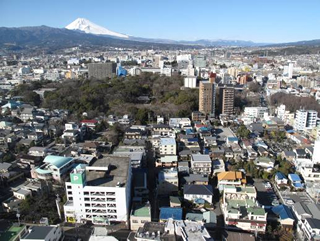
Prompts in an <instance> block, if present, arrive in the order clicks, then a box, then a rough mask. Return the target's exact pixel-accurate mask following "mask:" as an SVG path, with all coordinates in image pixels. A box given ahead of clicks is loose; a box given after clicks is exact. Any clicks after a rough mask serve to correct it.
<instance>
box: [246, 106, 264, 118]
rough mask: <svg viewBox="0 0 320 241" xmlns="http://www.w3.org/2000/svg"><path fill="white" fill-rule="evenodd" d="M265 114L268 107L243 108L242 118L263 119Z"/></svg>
mask: <svg viewBox="0 0 320 241" xmlns="http://www.w3.org/2000/svg"><path fill="white" fill-rule="evenodd" d="M265 113H268V107H245V108H244V116H245V117H251V118H260V119H263V118H264V115H265Z"/></svg>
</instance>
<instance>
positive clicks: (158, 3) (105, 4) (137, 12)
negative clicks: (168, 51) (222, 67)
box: [0, 0, 320, 43]
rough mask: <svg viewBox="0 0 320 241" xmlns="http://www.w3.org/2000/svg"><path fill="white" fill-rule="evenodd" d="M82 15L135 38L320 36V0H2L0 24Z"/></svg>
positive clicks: (63, 21) (53, 22)
mask: <svg viewBox="0 0 320 241" xmlns="http://www.w3.org/2000/svg"><path fill="white" fill-rule="evenodd" d="M78 17H81V18H87V19H88V20H90V21H91V22H94V23H96V24H98V25H101V26H103V27H106V28H108V29H110V30H113V31H116V32H120V33H125V34H128V35H132V36H136V37H148V38H166V39H174V40H196V39H232V40H252V41H255V42H268V43H273V42H275V43H276V42H290V41H298V40H311V39H320V0H305V1H302V0H244V1H241V0H220V1H218V0H193V1H191V0H86V1H82V0H29V1H27V0H0V26H5V27H20V26H38V25H47V26H51V27H59V28H62V27H65V26H66V25H68V24H69V23H71V22H72V21H74V20H75V19H76V18H78Z"/></svg>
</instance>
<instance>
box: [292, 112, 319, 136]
mask: <svg viewBox="0 0 320 241" xmlns="http://www.w3.org/2000/svg"><path fill="white" fill-rule="evenodd" d="M317 119H318V112H317V111H315V110H297V112H296V117H295V122H294V128H295V129H296V130H299V131H303V130H306V129H312V128H314V127H316V126H317Z"/></svg>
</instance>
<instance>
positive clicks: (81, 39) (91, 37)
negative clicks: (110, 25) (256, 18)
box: [0, 18, 320, 50]
mask: <svg viewBox="0 0 320 241" xmlns="http://www.w3.org/2000/svg"><path fill="white" fill-rule="evenodd" d="M75 45H82V46H110V47H127V48H148V47H159V48H178V47H179V46H180V47H185V48H186V47H209V46H235V47H253V46H266V47H288V46H318V45H320V40H309V41H299V42H293V43H281V44H266V43H254V42H252V41H241V40H221V39H219V40H206V39H202V40H196V41H183V40H181V41H175V40H168V39H154V38H141V37H134V36H129V35H126V34H122V33H117V32H115V31H111V30H109V29H107V28H104V27H101V26H99V25H97V24H94V23H92V22H90V21H89V20H87V19H84V18H78V19H76V20H75V21H73V22H72V23H70V24H69V25H67V26H66V28H52V27H47V26H37V27H20V28H6V27H0V47H1V48H4V49H9V50H20V49H28V48H35V47H42V48H47V49H53V50H55V49H61V48H65V47H72V46H75Z"/></svg>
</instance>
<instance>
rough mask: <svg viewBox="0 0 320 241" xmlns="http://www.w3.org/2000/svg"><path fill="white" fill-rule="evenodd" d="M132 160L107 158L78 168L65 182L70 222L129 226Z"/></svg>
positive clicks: (66, 217) (127, 158) (115, 157)
mask: <svg viewBox="0 0 320 241" xmlns="http://www.w3.org/2000/svg"><path fill="white" fill-rule="evenodd" d="M131 175H132V174H131V165H130V158H129V157H117V156H111V155H110V156H107V157H103V158H102V159H98V160H96V161H95V162H94V163H93V164H92V165H90V166H84V165H82V164H81V165H78V166H77V167H76V168H75V169H74V170H73V171H72V173H71V174H70V180H71V181H70V182H66V184H65V185H66V192H67V202H66V203H65V205H64V214H65V219H66V221H67V222H73V223H75V222H77V223H79V222H82V221H91V222H93V223H94V224H104V225H105V224H109V223H110V222H112V221H117V222H127V221H128V218H129V208H130V206H129V205H130V198H131Z"/></svg>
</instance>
